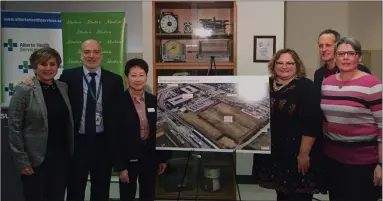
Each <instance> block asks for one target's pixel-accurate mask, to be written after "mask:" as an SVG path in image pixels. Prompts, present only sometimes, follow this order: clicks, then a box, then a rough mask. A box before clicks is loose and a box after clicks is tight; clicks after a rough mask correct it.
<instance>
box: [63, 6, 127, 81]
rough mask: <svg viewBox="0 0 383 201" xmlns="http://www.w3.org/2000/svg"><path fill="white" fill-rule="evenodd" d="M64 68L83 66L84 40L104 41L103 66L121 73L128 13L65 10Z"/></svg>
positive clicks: (122, 72) (122, 73)
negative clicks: (71, 11)
mask: <svg viewBox="0 0 383 201" xmlns="http://www.w3.org/2000/svg"><path fill="white" fill-rule="evenodd" d="M62 23H63V47H64V55H65V60H64V66H65V67H64V68H65V69H67V68H68V69H69V68H75V67H79V66H82V61H81V55H80V53H81V43H82V42H83V41H85V40H87V39H95V40H98V41H100V42H101V48H102V53H103V63H102V65H103V68H104V69H107V70H109V71H112V72H114V73H116V74H119V75H121V76H123V75H124V66H125V56H124V55H125V47H126V46H125V13H123V12H112V13H110V12H92V13H62Z"/></svg>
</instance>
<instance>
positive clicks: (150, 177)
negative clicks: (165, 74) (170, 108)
mask: <svg viewBox="0 0 383 201" xmlns="http://www.w3.org/2000/svg"><path fill="white" fill-rule="evenodd" d="M148 70H149V66H148V64H147V63H146V62H145V61H144V60H142V59H131V60H129V61H128V62H127V63H126V65H125V75H126V80H127V83H128V85H129V88H128V89H127V90H126V91H125V93H124V94H123V95H122V97H121V98H120V99H119V103H120V106H119V107H120V110H119V116H120V119H119V125H120V126H121V131H124V132H118V133H117V134H119V135H118V137H116V138H115V140H116V143H114V145H115V146H116V149H115V151H116V153H115V156H116V161H115V168H116V170H118V171H119V172H120V200H121V201H131V200H133V199H134V198H135V195H136V189H137V179H138V182H139V184H140V188H139V191H140V192H139V197H140V200H142V201H153V200H154V199H155V181H156V175H157V174H162V173H163V172H164V171H165V169H166V162H165V161H166V159H168V158H169V155H170V152H169V151H156V122H157V97H156V96H154V95H152V94H150V93H148V92H145V91H144V86H145V84H146V81H147V74H148Z"/></svg>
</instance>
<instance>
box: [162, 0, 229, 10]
mask: <svg viewBox="0 0 383 201" xmlns="http://www.w3.org/2000/svg"><path fill="white" fill-rule="evenodd" d="M156 8H157V9H223V8H233V1H218V2H217V1H166V0H157V1H156Z"/></svg>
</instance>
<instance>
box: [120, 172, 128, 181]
mask: <svg viewBox="0 0 383 201" xmlns="http://www.w3.org/2000/svg"><path fill="white" fill-rule="evenodd" d="M120 181H121V182H122V183H129V174H128V170H122V171H120Z"/></svg>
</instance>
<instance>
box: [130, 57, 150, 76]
mask: <svg viewBox="0 0 383 201" xmlns="http://www.w3.org/2000/svg"><path fill="white" fill-rule="evenodd" d="M134 67H138V68H142V69H143V70H144V71H145V73H146V74H148V72H149V65H148V63H146V61H145V60H143V59H138V58H134V59H130V60H129V61H127V62H126V64H125V75H126V76H128V74H129V72H130V69H132V68H134Z"/></svg>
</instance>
